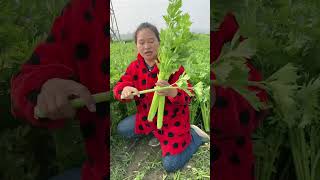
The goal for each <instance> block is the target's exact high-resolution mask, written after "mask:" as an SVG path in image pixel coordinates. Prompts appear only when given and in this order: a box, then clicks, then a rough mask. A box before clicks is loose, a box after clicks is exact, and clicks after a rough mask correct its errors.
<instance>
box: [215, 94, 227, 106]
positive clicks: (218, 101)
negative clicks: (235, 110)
mask: <svg viewBox="0 0 320 180" xmlns="http://www.w3.org/2000/svg"><path fill="white" fill-rule="evenodd" d="M214 106H215V107H216V108H226V107H227V106H228V101H227V99H226V98H224V97H222V96H217V97H216V102H215V104H214Z"/></svg>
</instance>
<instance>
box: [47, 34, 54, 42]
mask: <svg viewBox="0 0 320 180" xmlns="http://www.w3.org/2000/svg"><path fill="white" fill-rule="evenodd" d="M46 42H47V43H54V42H55V38H54V36H53V35H52V34H49V36H48V37H47V39H46Z"/></svg>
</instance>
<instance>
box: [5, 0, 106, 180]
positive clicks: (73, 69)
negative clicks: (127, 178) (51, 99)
mask: <svg viewBox="0 0 320 180" xmlns="http://www.w3.org/2000/svg"><path fill="white" fill-rule="evenodd" d="M108 6H109V3H108V2H107V1H105V0H72V1H70V2H69V3H68V4H67V5H66V6H65V8H64V9H63V11H62V13H61V15H60V16H59V17H57V18H56V19H55V21H54V23H53V26H52V29H51V32H50V34H49V36H48V39H47V40H46V41H45V42H42V43H40V44H39V45H38V46H37V47H36V49H35V50H34V52H33V54H32V56H31V58H30V59H29V60H28V61H27V62H26V63H25V64H24V65H23V66H22V67H21V70H20V72H19V74H17V75H16V76H14V77H13V78H12V89H11V94H12V110H13V114H14V115H15V116H16V117H19V118H23V119H25V120H27V121H29V122H30V123H32V124H33V125H34V126H38V127H44V128H49V129H54V128H61V127H63V125H64V122H65V119H60V120H55V121H52V120H48V119H40V120H37V119H34V115H33V109H34V106H35V105H36V102H37V100H36V98H37V95H38V94H39V92H40V89H41V86H42V85H43V84H44V82H46V81H47V80H48V79H51V78H63V79H75V80H77V81H78V82H80V83H81V84H83V85H85V86H86V87H87V88H88V89H89V90H90V91H91V93H99V92H106V91H109V88H110V87H109V75H108V74H107V73H108V72H109V71H108V70H109V67H108V64H109V61H108V55H109V54H108V52H107V50H109V17H107V14H108V13H107V9H108ZM108 108H109V106H108V104H107V103H99V104H97V112H96V113H90V112H89V111H88V110H87V109H86V108H83V109H81V110H79V111H78V114H77V117H78V119H79V122H80V127H81V131H82V134H83V138H84V140H85V151H86V154H87V157H88V160H87V161H86V162H85V163H84V164H83V167H82V180H102V179H103V178H104V177H105V178H107V177H109V176H108V175H109V152H108V151H109V149H108V148H109V145H108V144H107V143H108V142H109V137H108V136H107V135H108V134H109V128H108V120H109V115H108V111H107V110H108Z"/></svg>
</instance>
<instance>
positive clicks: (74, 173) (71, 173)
mask: <svg viewBox="0 0 320 180" xmlns="http://www.w3.org/2000/svg"><path fill="white" fill-rule="evenodd" d="M48 180H81V168H74V169H70V170H67V171H65V172H63V174H60V175H58V176H54V177H51V178H49V179H48Z"/></svg>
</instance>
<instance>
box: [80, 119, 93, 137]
mask: <svg viewBox="0 0 320 180" xmlns="http://www.w3.org/2000/svg"><path fill="white" fill-rule="evenodd" d="M80 129H81V133H82V136H83V138H85V139H87V138H91V137H93V136H94V135H95V134H96V125H95V124H94V122H92V121H91V122H88V123H87V124H83V125H80Z"/></svg>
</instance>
